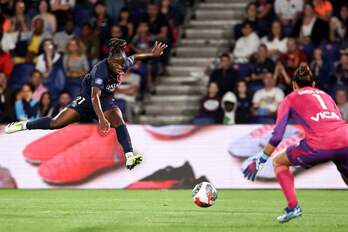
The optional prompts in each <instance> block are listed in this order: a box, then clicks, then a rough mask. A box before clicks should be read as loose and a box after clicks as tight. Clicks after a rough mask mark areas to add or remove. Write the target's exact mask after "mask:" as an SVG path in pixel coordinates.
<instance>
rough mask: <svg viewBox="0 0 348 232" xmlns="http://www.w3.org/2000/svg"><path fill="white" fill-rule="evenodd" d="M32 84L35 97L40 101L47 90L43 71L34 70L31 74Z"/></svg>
mask: <svg viewBox="0 0 348 232" xmlns="http://www.w3.org/2000/svg"><path fill="white" fill-rule="evenodd" d="M30 84H31V85H32V86H33V89H34V92H33V97H32V98H33V99H34V100H37V101H39V100H40V98H41V96H42V94H43V93H45V92H47V89H46V87H45V86H44V85H43V84H42V73H41V72H40V71H39V70H34V71H33V72H32V73H31V75H30Z"/></svg>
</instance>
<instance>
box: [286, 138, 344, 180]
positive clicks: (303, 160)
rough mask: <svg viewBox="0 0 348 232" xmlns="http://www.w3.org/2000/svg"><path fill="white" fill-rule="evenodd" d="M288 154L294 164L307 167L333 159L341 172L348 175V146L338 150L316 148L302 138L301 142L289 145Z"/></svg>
mask: <svg viewBox="0 0 348 232" xmlns="http://www.w3.org/2000/svg"><path fill="white" fill-rule="evenodd" d="M286 154H287V156H288V159H289V161H290V163H291V164H292V165H294V166H301V167H303V168H306V169H308V168H311V167H313V166H315V165H317V164H321V163H326V162H328V161H332V162H334V163H335V165H336V167H337V169H338V170H339V171H340V173H341V174H343V175H344V176H345V177H348V147H345V148H342V149H338V150H314V149H312V148H311V147H309V146H308V144H307V143H306V141H305V140H301V141H300V143H299V144H296V145H293V146H290V147H288V149H287V150H286Z"/></svg>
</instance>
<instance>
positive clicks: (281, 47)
mask: <svg viewBox="0 0 348 232" xmlns="http://www.w3.org/2000/svg"><path fill="white" fill-rule="evenodd" d="M287 42H288V39H287V38H286V37H284V36H283V31H282V25H281V23H280V21H274V22H273V23H272V29H271V31H270V33H269V34H268V36H265V37H263V38H262V40H261V43H263V44H265V45H266V46H267V48H268V55H269V56H270V57H272V59H274V60H276V59H277V58H278V56H279V55H280V54H281V53H285V52H286V51H287V46H286V44H287Z"/></svg>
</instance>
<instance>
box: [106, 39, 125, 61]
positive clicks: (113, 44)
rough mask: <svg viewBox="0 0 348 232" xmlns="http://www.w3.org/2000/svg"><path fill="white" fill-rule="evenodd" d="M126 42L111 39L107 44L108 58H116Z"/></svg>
mask: <svg viewBox="0 0 348 232" xmlns="http://www.w3.org/2000/svg"><path fill="white" fill-rule="evenodd" d="M126 45H127V42H126V41H125V40H124V39H118V38H111V39H110V40H109V43H108V47H109V49H110V50H109V57H113V56H118V55H120V54H121V53H122V51H123V49H124V48H125V47H126Z"/></svg>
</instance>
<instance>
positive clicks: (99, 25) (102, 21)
mask: <svg viewBox="0 0 348 232" xmlns="http://www.w3.org/2000/svg"><path fill="white" fill-rule="evenodd" d="M111 24H112V23H111V20H110V18H109V16H108V14H107V12H106V6H105V4H104V3H103V2H100V1H98V2H97V3H96V4H95V5H94V16H93V18H92V19H91V25H92V27H93V28H94V31H95V32H96V34H97V35H98V37H99V41H100V44H101V45H103V46H104V45H106V44H107V42H108V40H109V38H110V26H111Z"/></svg>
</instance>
